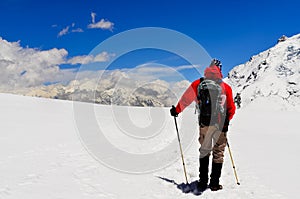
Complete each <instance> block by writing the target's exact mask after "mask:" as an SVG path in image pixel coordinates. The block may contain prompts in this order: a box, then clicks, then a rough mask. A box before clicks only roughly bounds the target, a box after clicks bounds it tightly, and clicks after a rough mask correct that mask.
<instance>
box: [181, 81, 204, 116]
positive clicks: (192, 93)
mask: <svg viewBox="0 0 300 199" xmlns="http://www.w3.org/2000/svg"><path fill="white" fill-rule="evenodd" d="M199 84H200V79H198V80H196V81H194V82H193V83H191V85H190V86H189V87H188V88H187V89H186V91H185V92H184V93H183V95H182V96H181V98H180V100H179V102H178V104H177V106H176V112H177V113H181V112H182V111H183V110H184V109H185V108H186V107H188V106H189V105H190V104H191V103H192V102H193V101H195V100H196V99H197V92H198V91H197V90H198V85H199Z"/></svg>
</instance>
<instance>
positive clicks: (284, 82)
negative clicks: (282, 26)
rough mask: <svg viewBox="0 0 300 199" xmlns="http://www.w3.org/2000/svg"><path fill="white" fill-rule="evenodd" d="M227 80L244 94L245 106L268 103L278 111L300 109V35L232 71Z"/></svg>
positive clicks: (282, 42)
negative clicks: (261, 102) (262, 102)
mask: <svg viewBox="0 0 300 199" xmlns="http://www.w3.org/2000/svg"><path fill="white" fill-rule="evenodd" d="M226 81H227V82H228V83H229V84H231V85H232V86H233V89H234V91H235V92H240V93H241V95H242V103H243V104H244V105H247V104H249V103H251V102H254V103H259V102H260V101H262V100H263V101H269V102H270V103H273V105H275V106H274V107H273V108H276V107H277V108H279V109H294V108H297V109H299V106H300V34H298V35H295V36H293V37H291V38H287V39H286V40H283V41H280V42H279V43H278V44H277V45H275V46H274V47H272V48H270V49H268V50H266V51H264V52H261V53H259V54H258V55H255V56H253V57H251V58H250V60H249V61H248V62H246V63H245V64H241V65H239V66H236V67H235V68H233V69H232V70H231V71H230V72H229V74H228V78H227V79H226Z"/></svg>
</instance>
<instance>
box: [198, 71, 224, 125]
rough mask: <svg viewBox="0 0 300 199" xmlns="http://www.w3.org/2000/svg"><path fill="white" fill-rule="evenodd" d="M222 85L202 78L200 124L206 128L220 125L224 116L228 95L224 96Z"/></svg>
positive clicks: (199, 101) (199, 90)
mask: <svg viewBox="0 0 300 199" xmlns="http://www.w3.org/2000/svg"><path fill="white" fill-rule="evenodd" d="M220 83H221V82H216V81H214V80H211V79H205V78H203V77H202V78H200V84H199V86H198V94H197V99H198V111H199V123H201V124H203V125H205V126H209V125H211V124H218V123H220V122H221V121H220V120H221V119H222V118H221V117H222V116H223V115H224V104H225V100H226V95H222V88H221V86H220ZM224 97H225V98H224Z"/></svg>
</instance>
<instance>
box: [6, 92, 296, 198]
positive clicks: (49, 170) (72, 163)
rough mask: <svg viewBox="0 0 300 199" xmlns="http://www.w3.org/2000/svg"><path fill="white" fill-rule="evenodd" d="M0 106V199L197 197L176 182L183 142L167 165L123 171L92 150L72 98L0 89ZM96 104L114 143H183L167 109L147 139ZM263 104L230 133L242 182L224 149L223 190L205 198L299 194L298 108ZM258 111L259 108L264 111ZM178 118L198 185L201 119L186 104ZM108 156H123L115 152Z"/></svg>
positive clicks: (139, 116) (144, 118)
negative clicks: (190, 134) (188, 137)
mask: <svg viewBox="0 0 300 199" xmlns="http://www.w3.org/2000/svg"><path fill="white" fill-rule="evenodd" d="M82 105H83V106H85V105H86V106H91V104H84V103H82ZM0 106H1V112H0V118H1V125H0V132H1V133H0V174H1V180H0V198H5V199H20V198H22V199H40V198H43V199H47V198H49V199H50V198H51V199H53V198H72V199H76V198H78V199H79V198H80V199H82V198H87V199H92V198H97V199H99V198H109V199H110V198H121V199H123V198H128V199H129V198H151V199H152V198H163V199H168V198H170V199H174V198H196V197H199V196H194V195H192V194H184V193H182V192H181V191H180V190H179V189H178V188H177V186H176V184H174V183H173V182H175V183H177V184H180V183H183V182H184V175H183V170H182V163H181V160H180V159H179V158H180V154H179V149H178V145H176V148H174V151H173V152H172V154H171V153H170V155H168V154H167V155H166V154H162V155H164V156H165V158H166V159H168V157H167V156H170V157H173V155H175V156H176V157H178V158H177V159H176V161H174V162H170V165H169V166H168V167H165V168H162V169H158V170H156V171H154V172H147V173H140V174H130V173H127V172H124V171H123V172H119V171H116V170H115V169H110V168H108V167H107V166H104V165H103V164H102V163H101V162H100V161H97V159H95V158H93V156H92V155H91V154H90V152H88V151H87V150H86V147H85V146H84V143H82V142H81V140H82V139H81V138H80V136H79V134H78V132H77V126H76V123H75V122H74V110H73V104H72V102H69V101H59V100H52V99H41V98H32V97H22V96H14V95H9V94H0ZM92 106H93V107H94V110H95V114H96V116H97V119H98V120H99V121H104V122H103V123H101V125H100V128H102V129H106V131H105V132H106V136H107V138H108V140H109V141H110V142H111V143H113V144H114V145H115V146H116V147H118V148H120V149H122V150H124V151H129V152H131V153H139V154H143V153H145V154H146V153H151V152H154V151H159V150H160V149H163V148H165V147H167V146H168V145H169V144H170V142H173V141H175V143H177V140H176V139H177V138H176V133H175V128H174V121H173V118H171V117H169V110H168V109H164V108H158V109H159V110H160V111H161V112H160V117H161V118H163V119H164V125H163V126H162V129H161V132H160V133H159V134H157V135H155V136H153V137H150V138H148V139H147V140H146V142H145V140H142V139H135V138H133V137H130V136H127V135H125V134H124V133H123V132H122V129H120V128H118V127H117V126H116V121H115V119H114V118H113V117H111V112H112V110H113V109H117V110H119V108H118V107H113V106H105V105H103V106H100V105H92ZM263 106H264V104H260V106H258V105H256V106H249V107H246V108H244V109H242V110H239V111H238V113H237V115H236V116H235V118H234V121H233V122H232V126H231V130H230V132H229V141H230V144H231V149H232V152H233V157H234V160H235V163H236V167H237V172H238V175H239V178H240V182H241V185H240V186H237V185H236V184H235V179H234V175H233V171H232V167H231V163H230V159H229V155H228V153H227V152H226V159H225V163H224V170H223V176H222V179H221V182H222V183H223V185H224V190H222V191H219V192H211V191H206V192H204V193H203V194H202V196H201V198H222V199H224V198H228V199H229V198H230V199H231V198H243V199H244V198H296V196H298V195H299V189H298V188H299V185H298V182H297V181H298V179H299V178H300V174H299V172H296V171H297V169H298V168H299V166H300V165H299V164H300V161H299V156H298V154H297V153H298V151H299V149H300V146H299V144H298V143H299V140H300V135H299V133H298V125H297V123H299V112H287V111H282V112H278V111H277V112H275V111H272V110H268V109H265V110H261V107H263ZM123 108H124V107H123ZM257 109H260V110H261V112H260V114H259V115H257V114H256V110H257ZM120 110H122V109H121V108H120ZM126 111H128V112H129V115H130V117H131V120H132V122H133V124H135V126H139V127H141V128H143V127H146V126H148V125H150V124H151V122H152V121H155V118H151V114H149V111H150V112H151V108H137V107H127V109H126ZM75 114H76V113H75ZM254 118H255V119H256V121H257V123H256V124H255V125H253V120H254ZM282 118H284V119H282ZM184 119H185V120H186V121H187V122H186V123H184V122H183V121H184ZM178 121H179V122H178V124H179V126H180V129H179V130H180V133H181V136H182V139H183V141H182V142H183V144H184V147H185V148H187V149H186V150H185V151H184V155H185V161H186V166H187V171H188V179H189V181H190V182H193V181H195V180H197V179H198V177H197V176H198V143H197V138H196V137H197V123H196V116H195V115H194V113H193V110H192V109H188V110H187V111H186V112H185V114H183V115H180V117H179V118H178ZM87 129H89V127H88V126H87ZM188 131H189V132H193V136H196V137H194V139H193V142H191V143H187V142H186V140H185V138H186V136H185V134H186V133H187V132H188ZM135 133H136V132H135ZM140 133H141V135H142V134H143V132H140ZM107 156H108V157H109V158H111V159H116V160H117V159H118V157H117V156H116V154H113V153H107ZM121 167H122V165H121ZM141 169H142V168H141Z"/></svg>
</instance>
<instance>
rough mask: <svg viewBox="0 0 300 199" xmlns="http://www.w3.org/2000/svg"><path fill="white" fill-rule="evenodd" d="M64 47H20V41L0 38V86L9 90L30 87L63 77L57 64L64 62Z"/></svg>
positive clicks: (65, 54)
mask: <svg viewBox="0 0 300 199" xmlns="http://www.w3.org/2000/svg"><path fill="white" fill-rule="evenodd" d="M67 55H68V52H67V51H66V50H65V49H56V48H53V49H50V50H44V51H41V50H38V49H33V48H22V47H21V46H20V42H8V41H6V40H4V39H1V38H0V74H1V78H0V88H1V90H4V89H6V90H9V89H14V88H19V87H31V86H37V85H41V84H43V83H44V82H51V81H53V79H57V78H58V77H62V78H63V77H64V71H62V70H60V69H59V65H60V64H63V63H65V60H66V57H67Z"/></svg>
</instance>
